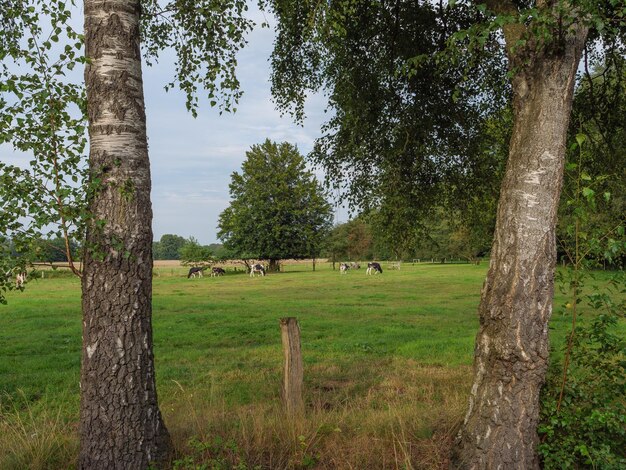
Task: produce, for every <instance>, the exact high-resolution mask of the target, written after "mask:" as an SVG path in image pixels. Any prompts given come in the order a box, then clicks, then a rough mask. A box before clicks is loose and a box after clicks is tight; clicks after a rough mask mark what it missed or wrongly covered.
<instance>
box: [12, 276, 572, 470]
mask: <svg viewBox="0 0 626 470" xmlns="http://www.w3.org/2000/svg"><path fill="white" fill-rule="evenodd" d="M383 267H384V264H383ZM486 269H487V266H486V265H482V266H474V265H469V264H468V265H462V264H459V265H430V264H420V265H415V266H411V265H408V264H406V265H404V266H403V268H402V270H401V271H391V270H385V272H384V274H383V275H377V276H366V275H365V270H364V269H361V270H360V271H350V272H349V273H348V274H346V275H340V274H339V272H338V271H334V272H333V271H331V270H330V268H329V266H328V265H326V264H323V265H318V269H317V271H316V272H312V271H311V270H310V265H308V266H304V265H293V266H287V267H286V272H282V273H278V274H271V275H268V276H266V277H264V278H261V277H256V278H254V279H252V278H249V277H248V276H247V275H245V274H243V273H237V274H236V273H233V272H229V273H228V274H227V275H226V276H224V277H219V278H210V277H205V278H201V279H186V278H185V277H184V270H183V269H172V268H165V269H163V270H162V271H159V270H157V276H155V278H154V298H153V306H154V310H153V327H154V352H155V360H156V369H157V382H158V389H159V398H160V401H161V403H162V407H163V410H164V414H165V417H166V420H167V422H168V426H169V427H170V429H171V430H172V433H173V434H174V438H175V440H177V442H178V446H179V448H181V449H183V452H187V453H189V452H191V454H193V449H191V450H190V449H188V448H187V447H185V445H184V442H185V441H186V439H187V438H188V437H189V436H191V435H201V436H204V437H205V438H206V437H207V436H209V435H211V433H216V432H218V433H219V432H220V430H219V427H217V426H218V424H219V426H221V427H222V429H230V430H231V431H232V435H231V437H233V436H234V438H235V439H237V441H238V442H239V445H240V446H241V449H243V450H240V452H243V453H245V456H246V459H247V461H248V462H250V461H254V462H257V463H259V464H261V465H265V466H268V465H269V466H270V467H271V466H272V464H271V463H268V460H267V459H268V458H269V457H267V456H266V455H265V454H264V455H265V456H258V457H254V456H251V455H252V453H253V450H252V449H254V448H256V447H258V446H271V445H272V443H271V442H273V441H271V438H270V437H267V436H266V434H267V433H269V434H270V435H271V434H272V432H273V433H279V431H277V429H282V428H280V425H279V424H277V423H278V422H279V420H278V419H277V418H276V413H277V411H276V410H278V409H279V408H280V406H279V403H280V380H281V366H282V351H281V339H280V329H279V319H280V318H281V317H285V316H295V317H297V318H298V321H299V323H300V328H301V331H302V348H303V354H304V363H305V386H306V400H307V403H308V404H309V407H310V408H311V410H312V411H311V416H312V417H310V418H309V419H311V420H313V421H310V422H307V423H308V424H307V426H309V427H310V429H302V430H301V432H303V433H304V435H305V436H308V438H310V439H311V442H312V444H311V446H310V447H311V449H315V451H313V450H311V452H312V454H311V455H309V456H308V457H310V458H313V457H315V455H317V457H315V458H317V462H318V465H320V468H326V467H324V466H323V465H322V464H320V463H319V462H321V461H322V460H323V458H322V456H326V455H327V454H329V455H332V454H333V452H334V453H336V452H339V451H340V450H338V449H334V448H333V445H338V444H337V442H343V443H344V448H343V450H344V451H346V452H348V451H349V449H347V448H346V447H345V446H347V445H348V444H347V442H348V441H349V442H350V443H351V444H350V445H354V446H357V445H364V446H365V447H367V446H368V445H369V446H370V447H372V449H373V452H375V451H377V450H376V449H378V447H376V446H375V445H370V444H366V443H364V442H363V441H362V439H365V437H368V438H371V436H372V435H375V436H378V435H379V434H380V436H379V439H380V442H381V443H380V446H381V449H382V450H380V452H382V454H381V455H382V457H381V458H389V459H390V460H389V464H390V466H393V465H391V463H392V461H393V462H395V463H394V465H397V464H399V463H401V462H403V461H405V460H406V459H408V462H409V463H410V462H413V464H410V465H415V462H416V461H419V462H422V463H421V464H420V465H423V466H425V467H429V465H431V466H433V468H434V467H436V466H437V465H438V464H437V462H431V463H428V462H427V461H426V460H424V459H427V460H428V458H430V457H428V455H435V454H437V452H438V450H437V449H440V447H441V446H444V447H445V445H446V442H447V441H448V440H449V438H450V436H451V432H452V431H451V430H450V429H451V428H452V427H453V426H454V423H456V422H458V420H459V419H460V418H461V416H462V412H463V408H464V407H465V400H466V397H467V393H468V389H469V385H470V374H471V368H470V366H471V362H472V354H473V347H474V338H475V335H476V331H477V328H478V318H477V305H478V301H479V297H480V289H481V286H482V282H483V280H484V276H485V273H486ZM8 301H9V304H8V305H7V306H3V307H0V412H1V413H4V415H0V424H2V419H3V416H4V419H5V421H6V423H9V424H11V423H13V425H15V422H16V419H17V417H20V416H21V418H20V419H24V416H25V413H27V414H29V415H30V416H31V417H32V420H34V421H36V420H37V417H38V416H44V415H46V416H49V415H50V410H59V420H60V422H63V423H66V424H68V425H69V426H70V428H71V426H72V425H75V423H76V421H77V415H78V395H79V385H78V384H79V367H80V350H81V310H80V309H81V307H80V285H79V281H78V280H77V279H75V278H71V277H63V276H58V277H54V278H47V279H43V280H42V279H36V280H35V279H33V280H32V281H31V282H30V283H29V284H28V287H27V290H26V291H25V292H13V293H10V294H9V298H8ZM562 302H563V300H562V299H559V298H557V300H556V303H555V305H559V304H560V303H562ZM569 322H570V318H569V316H565V315H563V314H562V313H561V310H560V309H558V308H555V314H554V316H553V321H552V328H553V337H554V341H553V342H554V344H555V345H556V347H557V348H558V346H559V344H562V341H563V338H564V335H565V333H566V331H567V328H568V327H569ZM409 407H410V409H409ZM329 410H330V411H329ZM396 412H397V414H398V416H396ZM416 413H417V414H416ZM400 415H401V416H402V418H399V416H400ZM431 415H434V416H431ZM11 416H13V418H10V417H11ZM442 416H443V417H444V418H443V419H442ZM11 419H12V420H13V421H11ZM42 419H43V418H42ZM46 419H48V418H46ZM409 420H413V421H415V420H417V421H419V422H417V423H409ZM329 421H332V423H333V426H335V427H337V426H338V424H337V423H341V425H342V426H343V427H344V428H345V429H346V431H344V434H343V440H342V439H339V440H337V439H335V438H333V439H325V440H324V439H322V437H323V436H322V437H320V431H319V429H325V428H324V427H323V426H322V425H324V423H326V424H328V422H329ZM246 423H247V424H246ZM272 423H274V424H272ZM320 423H321V424H320ZM272 426H274V427H272ZM319 426H322V427H320V428H319V429H318V427H319ZM447 426H450V429H448V428H447ZM270 428H271V429H273V431H271V432H270V431H268V429H270ZM409 428H410V429H409ZM63 429H66V428H65V427H63ZM72 429H73V428H72ZM246 429H247V431H245V430H246ZM333 429H335V428H333ZM244 431H245V432H244ZM63 432H70V433H71V432H73V431H67V430H66V431H63ZM284 432H285V436H286V437H285V439H287V441H289V439H292V440H293V439H295V442H296V444H294V445H295V447H294V448H293V449H291V451H292V452H291V454H289V455H282V454H280V456H277V455H278V454H276V455H274V457H272V458H276V459H279V460H275V461H274V463H275V464H276V462H278V461H280V462H282V464H280V465H278V464H277V465H278V466H279V467H280V466H281V465H282V466H285V467H294V468H295V467H298V465H301V466H306V465H304V463H305V461H306V458H308V457H307V455H305V454H302V455H300V454H298V452H300V451H301V450H302V449H300V448H299V447H298V445H297V442H299V441H298V439H299V438H300V437H299V436H300V435H297V436H295V435H290V434H289V433H288V432H287V431H284ZM242 433H243V434H242ZM402 433H409V434H411V436H412V437H411V436H409V437H407V436H404V437H402ZM279 434H280V433H279ZM292 434H293V433H292ZM331 434H332V433H331ZM246 436H247V437H246ZM250 436H256V437H254V438H250ZM289 436H291V437H289ZM294 436H295V437H294ZM438 436H439V437H438ZM441 436H443V437H441ZM66 437H67V436H66ZM3 439H5V440H4V441H3ZM264 439H268V442H266V441H264ZM411 439H413V440H414V441H419V442H421V444H420V445H418V446H416V447H415V446H414V447H406V448H403V449H400V447H402V445H403V444H402V443H406V442H407V440H409V441H410V440H411ZM322 441H323V442H324V444H323V445H322ZM46 442H48V441H46ZM289 442H290V441H289ZM12 445H14V446H15V445H18V444H15V443H14V444H12ZM19 445H21V444H19ZM274 445H275V444H274ZM7 446H8V443H7V441H6V438H3V437H2V436H0V468H4V467H10V466H12V467H13V468H19V465H17V464H10V465H9V463H10V462H13V461H12V460H11V461H10V460H8V459H9V458H14V455H13V454H15V451H11V452H13V454H12V455H13V457H10V456H9V453H10V452H9V451H6V448H7ZM385 446H386V447H385ZM397 446H399V447H397ZM429 446H431V447H429ZM3 447H4V448H5V454H4V455H3V453H2V452H3V451H2V448H3ZM9 447H10V446H9ZM11 448H12V449H13V448H14V447H11ZM64 449H65V451H67V445H66V446H65V447H64ZM298 449H300V451H299V450H298ZM333 449H334V450H333ZM401 451H402V452H401ZM276 452H278V451H277V450H276ZM315 452H317V453H318V454H315ZM403 452H404V453H403ZM70 453H71V452H70ZM294 455H295V457H294ZM403 455H404V457H403ZM298 456H299V457H298ZM420 456H421V457H420ZM305 457H306V458H305ZM3 458H4V459H5V461H4V462H5V465H3V460H2V459H3ZM242 458H243V457H242ZM298 458H300V464H298V463H297V462H298ZM324 458H326V457H324ZM346 458H347V457H346ZM355 458H356V457H355ZM51 459H52V457H51ZM280 459H282V460H280ZM294 459H296V460H294ZM416 459H417V460H416ZM314 460H315V459H314ZM7 462H9V463H7ZM289 462H291V463H289ZM294 462H295V463H294ZM337 462H338V461H335V464H337ZM377 462H378V463H377V465H383V463H381V462H382V461H377ZM361 464H362V465H366V466H367V465H372V462H371V461H365V462H361ZM405 464H406V462H405ZM343 465H345V466H350V465H351V466H355V468H358V466H359V461H358V460H350V461H348V460H345V461H343ZM410 465H409V466H410ZM332 467H333V465H331V464H328V468H332ZM38 468H45V465H44V466H40V467H38ZM429 468H430V467H429Z"/></svg>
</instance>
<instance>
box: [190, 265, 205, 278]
mask: <svg viewBox="0 0 626 470" xmlns="http://www.w3.org/2000/svg"><path fill="white" fill-rule="evenodd" d="M205 269H206V267H200V266H195V267H193V268H191V269H190V270H189V274H187V279H189V278H190V277H196V276H197V277H204V275H203V274H202V272H203V271H204V270H205Z"/></svg>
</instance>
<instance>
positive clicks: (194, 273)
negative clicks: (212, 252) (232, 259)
mask: <svg viewBox="0 0 626 470" xmlns="http://www.w3.org/2000/svg"><path fill="white" fill-rule="evenodd" d="M205 269H208V268H207V267H206V266H203V267H194V268H191V269H190V270H189V274H187V279H189V278H191V277H202V276H203V274H202V273H203V272H204V270H205ZM349 269H361V265H360V264H359V263H350V264H348V263H341V264H340V265H339V271H340V272H341V274H346V273H347V272H348V270H349ZM382 272H383V268H382V267H381V266H380V264H379V263H375V262H374V263H367V270H366V271H365V274H368V275H369V274H378V273H380V274H382ZM224 274H226V271H224V269H222V268H218V267H214V268H211V277H215V276H223V275H224ZM257 274H258V275H259V276H265V266H263V265H262V264H258V263H257V264H253V265H252V266H250V277H254V276H255V275H257Z"/></svg>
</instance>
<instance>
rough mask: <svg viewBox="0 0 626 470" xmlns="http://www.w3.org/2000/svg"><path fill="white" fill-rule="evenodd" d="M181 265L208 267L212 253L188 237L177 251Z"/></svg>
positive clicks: (211, 259)
mask: <svg viewBox="0 0 626 470" xmlns="http://www.w3.org/2000/svg"><path fill="white" fill-rule="evenodd" d="M179 254H180V260H181V264H183V265H185V266H187V265H191V266H210V265H211V263H212V261H213V252H212V251H211V248H209V247H208V246H206V245H200V243H199V242H198V240H196V239H195V238H193V237H190V238H189V240H186V241H185V244H184V245H183V246H182V247H181V248H180V251H179Z"/></svg>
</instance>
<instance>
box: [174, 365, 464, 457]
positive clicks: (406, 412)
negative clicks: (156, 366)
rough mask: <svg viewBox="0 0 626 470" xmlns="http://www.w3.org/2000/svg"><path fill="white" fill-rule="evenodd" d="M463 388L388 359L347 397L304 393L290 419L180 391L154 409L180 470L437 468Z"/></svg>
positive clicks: (458, 374)
mask: <svg viewBox="0 0 626 470" xmlns="http://www.w3.org/2000/svg"><path fill="white" fill-rule="evenodd" d="M318 372H319V371H318ZM380 372H381V373H383V371H382V370H381V371H380ZM469 385H470V384H469V370H468V368H458V369H454V370H450V369H443V368H439V367H425V366H420V365H419V364H417V363H415V362H414V361H411V360H406V359H394V360H393V362H392V363H391V364H389V365H388V366H387V370H386V371H385V372H384V373H383V376H382V377H381V380H380V381H379V382H378V383H377V384H376V385H374V386H372V387H370V388H369V389H368V390H367V392H366V393H364V394H362V395H361V396H359V397H357V398H354V397H353V398H352V399H351V400H346V397H345V396H344V394H343V393H342V392H341V390H340V388H341V387H340V386H338V385H337V384H336V383H332V382H328V383H326V384H322V385H321V386H318V387H316V388H315V389H314V390H308V393H307V397H306V398H307V404H308V406H307V411H306V413H305V414H304V416H301V417H298V418H296V419H289V418H288V417H287V416H286V415H285V414H284V413H283V411H282V409H281V406H280V404H278V403H265V404H262V403H260V404H254V405H248V406H239V407H232V406H231V407H228V406H226V405H225V403H224V401H223V400H222V399H220V398H216V397H214V396H213V395H212V394H211V393H210V392H209V393H207V394H202V395H198V394H197V393H196V394H192V393H189V392H187V391H186V390H184V389H183V388H182V387H181V388H180V389H179V391H178V393H177V394H176V395H175V397H172V398H173V400H172V401H170V402H168V403H164V406H163V408H164V414H165V416H166V420H167V425H168V427H169V429H170V432H171V434H172V436H173V438H174V441H175V447H176V449H177V452H178V458H177V460H176V465H177V468H181V469H192V468H198V466H201V465H206V466H207V468H251V469H252V468H263V469H265V468H268V469H302V468H315V469H338V468H339V469H365V468H368V469H377V468H380V469H443V468H447V465H448V460H447V458H448V453H449V449H450V445H451V441H452V439H453V437H454V434H455V432H456V429H457V426H458V424H459V422H460V419H461V418H462V414H463V410H464V408H465V406H466V400H467V389H468V388H469ZM348 386H349V384H344V387H348Z"/></svg>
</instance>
